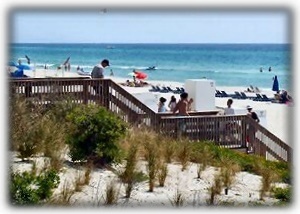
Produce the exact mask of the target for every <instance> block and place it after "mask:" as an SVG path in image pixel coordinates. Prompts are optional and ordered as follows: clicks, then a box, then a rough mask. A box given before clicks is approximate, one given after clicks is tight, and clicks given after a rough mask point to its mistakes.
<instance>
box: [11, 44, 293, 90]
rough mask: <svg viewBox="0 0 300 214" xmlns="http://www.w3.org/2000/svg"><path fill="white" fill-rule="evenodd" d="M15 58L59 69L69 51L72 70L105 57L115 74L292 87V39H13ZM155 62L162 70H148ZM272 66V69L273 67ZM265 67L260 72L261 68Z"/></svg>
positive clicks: (170, 79)
mask: <svg viewBox="0 0 300 214" xmlns="http://www.w3.org/2000/svg"><path fill="white" fill-rule="evenodd" d="M9 53H10V54H9V58H10V60H13V61H16V60H17V58H19V57H24V56H25V55H28V56H29V57H30V59H31V61H32V62H33V63H36V66H37V67H38V68H39V67H40V68H42V67H43V66H44V64H45V63H47V64H49V65H50V69H56V68H57V66H58V65H60V64H62V63H63V62H64V61H65V60H66V59H67V57H69V56H70V63H71V70H72V72H76V68H77V66H78V65H79V66H80V67H83V68H84V71H91V70H92V68H93V66H94V65H95V64H97V63H99V62H100V61H101V60H102V59H103V58H107V59H109V60H110V63H111V66H110V67H109V68H107V69H106V75H107V76H108V75H109V74H110V69H112V70H113V72H114V74H115V76H120V77H125V78H127V77H128V73H129V72H131V71H132V70H133V69H139V70H144V71H145V72H146V73H147V74H148V79H149V80H166V81H176V82H184V81H185V79H197V78H203V77H206V78H208V79H214V80H215V81H216V85H217V86H243V87H248V86H249V85H254V86H257V87H261V88H271V87H272V84H273V81H272V78H273V77H274V75H277V77H278V80H279V86H280V88H281V89H282V88H284V89H287V90H290V89H291V80H292V71H291V67H292V66H291V60H292V53H291V45H288V44H11V45H10V52H9ZM150 66H156V68H157V70H152V71H146V70H145V69H146V68H147V67H150ZM270 66H271V68H272V71H271V72H269V71H268V68H269V67H270ZM261 67H262V68H263V72H260V68H261Z"/></svg>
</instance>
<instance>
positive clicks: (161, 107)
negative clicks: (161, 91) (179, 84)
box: [158, 97, 167, 112]
mask: <svg viewBox="0 0 300 214" xmlns="http://www.w3.org/2000/svg"><path fill="white" fill-rule="evenodd" d="M166 101H167V100H166V98H164V97H161V98H159V103H158V112H166V111H167V109H166V106H165V102H166Z"/></svg>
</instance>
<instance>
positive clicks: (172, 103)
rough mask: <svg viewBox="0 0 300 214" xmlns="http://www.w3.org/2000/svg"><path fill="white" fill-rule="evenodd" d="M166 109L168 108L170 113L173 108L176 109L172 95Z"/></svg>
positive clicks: (174, 98)
mask: <svg viewBox="0 0 300 214" xmlns="http://www.w3.org/2000/svg"><path fill="white" fill-rule="evenodd" d="M168 107H169V108H170V111H171V112H173V110H174V109H175V107H176V97H175V96H174V95H173V96H172V97H171V100H170V102H169V105H168Z"/></svg>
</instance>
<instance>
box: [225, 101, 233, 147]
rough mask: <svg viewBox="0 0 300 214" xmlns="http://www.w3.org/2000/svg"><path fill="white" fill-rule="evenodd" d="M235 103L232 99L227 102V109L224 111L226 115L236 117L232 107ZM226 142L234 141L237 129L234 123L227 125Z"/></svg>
mask: <svg viewBox="0 0 300 214" xmlns="http://www.w3.org/2000/svg"><path fill="white" fill-rule="evenodd" d="M232 103H233V100H232V99H228V100H227V108H225V109H224V115H234V109H233V108H232V107H231V105H232ZM224 128H225V130H224V131H225V136H224V137H225V141H234V135H233V133H232V132H233V130H234V128H235V123H234V122H228V123H226V124H225V127H224Z"/></svg>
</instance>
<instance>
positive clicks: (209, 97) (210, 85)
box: [184, 79, 216, 111]
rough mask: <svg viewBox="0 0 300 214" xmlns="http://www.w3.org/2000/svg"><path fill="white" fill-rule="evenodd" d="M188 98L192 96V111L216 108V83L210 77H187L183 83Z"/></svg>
mask: <svg viewBox="0 0 300 214" xmlns="http://www.w3.org/2000/svg"><path fill="white" fill-rule="evenodd" d="M184 89H185V91H186V92H187V93H188V94H189V98H193V99H194V102H193V103H192V105H191V108H192V110H193V111H210V110H216V105H215V91H216V84H215V81H214V80H210V79H187V80H186V81H185V84H184Z"/></svg>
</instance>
